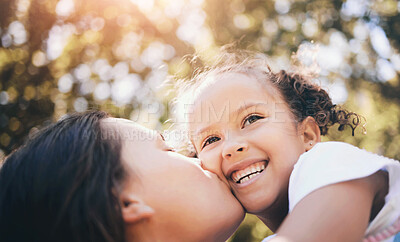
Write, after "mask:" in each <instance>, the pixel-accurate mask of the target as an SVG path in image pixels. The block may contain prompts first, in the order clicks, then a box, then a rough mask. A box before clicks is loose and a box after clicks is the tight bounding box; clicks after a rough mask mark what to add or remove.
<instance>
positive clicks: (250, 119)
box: [242, 114, 265, 129]
mask: <svg viewBox="0 0 400 242" xmlns="http://www.w3.org/2000/svg"><path fill="white" fill-rule="evenodd" d="M264 118H265V117H263V116H260V115H258V114H250V115H248V116H247V117H246V118H244V120H243V124H242V129H243V128H245V127H246V126H248V125H250V124H252V123H255V122H257V121H258V120H260V119H264Z"/></svg>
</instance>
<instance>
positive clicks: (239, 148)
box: [222, 141, 249, 160]
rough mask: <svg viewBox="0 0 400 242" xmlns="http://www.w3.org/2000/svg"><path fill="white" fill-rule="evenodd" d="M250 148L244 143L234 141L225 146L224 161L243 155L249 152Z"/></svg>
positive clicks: (223, 151)
mask: <svg viewBox="0 0 400 242" xmlns="http://www.w3.org/2000/svg"><path fill="white" fill-rule="evenodd" d="M248 148H249V146H248V144H247V143H246V142H244V141H233V142H229V143H227V144H225V146H224V148H223V150H222V157H223V158H224V159H228V160H229V159H232V158H234V157H235V156H237V155H239V154H243V153H245V152H246V151H247V150H248Z"/></svg>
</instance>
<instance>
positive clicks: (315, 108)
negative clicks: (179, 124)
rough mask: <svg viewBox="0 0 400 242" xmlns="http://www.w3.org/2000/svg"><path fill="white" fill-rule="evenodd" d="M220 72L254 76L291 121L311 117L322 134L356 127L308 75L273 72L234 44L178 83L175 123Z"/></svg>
mask: <svg viewBox="0 0 400 242" xmlns="http://www.w3.org/2000/svg"><path fill="white" fill-rule="evenodd" d="M198 60H199V58H197V57H194V58H193V59H192V60H191V62H192V65H194V66H199V64H198V63H199V62H201V61H198ZM223 73H242V74H245V75H251V76H253V77H255V78H256V79H257V80H258V81H259V82H260V83H261V84H262V85H264V86H265V85H266V83H269V84H272V86H274V87H275V88H276V89H277V90H278V91H279V95H280V96H281V97H282V98H283V100H284V101H285V102H286V103H287V104H288V106H289V108H290V110H291V112H292V114H293V115H294V118H295V119H296V120H297V121H298V122H301V121H303V120H304V119H305V118H307V117H309V116H311V117H313V118H314V119H315V121H316V123H317V125H318V126H319V129H320V131H321V134H322V135H325V134H327V132H328V129H329V127H331V126H332V125H334V124H339V127H338V130H339V131H342V130H344V128H345V126H349V127H350V128H351V129H352V135H354V130H355V128H356V127H357V126H359V125H360V124H361V121H362V117H361V116H360V115H358V114H356V113H353V112H349V111H347V110H346V109H344V108H342V107H340V106H337V105H335V104H333V103H332V99H331V98H330V97H329V95H328V93H327V92H326V91H325V90H324V89H322V88H321V87H320V86H319V85H318V84H316V83H314V82H312V78H313V77H312V76H311V75H302V74H301V73H297V72H294V73H288V72H286V71H284V70H281V71H280V72H277V73H275V72H273V71H272V70H271V68H270V67H269V65H268V60H267V57H266V56H265V55H263V54H261V53H256V52H252V51H248V50H239V49H237V48H236V47H235V45H226V46H224V47H222V48H221V53H220V54H219V55H218V56H217V57H216V60H215V61H214V62H213V64H212V65H211V66H204V65H203V64H202V63H200V67H197V68H196V70H195V72H194V74H193V76H192V78H191V79H190V81H187V80H179V81H178V82H177V86H178V90H179V91H178V98H177V101H176V106H177V108H176V110H177V111H176V113H177V117H176V118H177V120H178V121H184V120H180V117H179V116H178V115H179V113H185V111H184V110H181V109H182V107H183V106H184V105H182V104H184V103H192V100H191V99H193V97H195V96H196V95H195V93H196V90H198V88H199V86H200V85H201V84H202V83H203V82H204V81H206V80H207V79H209V77H210V76H217V75H220V74H223Z"/></svg>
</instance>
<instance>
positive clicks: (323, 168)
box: [263, 142, 400, 242]
mask: <svg viewBox="0 0 400 242" xmlns="http://www.w3.org/2000/svg"><path fill="white" fill-rule="evenodd" d="M379 170H384V171H387V172H388V175H389V192H388V194H387V196H386V197H385V205H384V206H383V207H382V209H381V211H380V212H379V213H378V214H377V216H376V217H375V218H374V220H373V221H371V222H370V223H369V225H368V228H367V230H366V231H365V237H368V236H370V235H374V234H377V233H379V232H381V231H382V230H384V229H386V228H388V227H390V226H391V225H393V224H394V223H395V222H396V221H397V220H398V219H399V218H400V163H399V162H398V161H396V160H392V159H389V158H386V157H383V156H379V155H376V154H373V153H370V152H367V151H365V150H361V149H359V148H357V147H355V146H352V145H350V144H347V143H343V142H321V143H317V144H316V145H315V146H314V147H313V148H312V149H311V150H309V151H308V152H305V153H304V154H302V155H301V156H300V158H299V160H298V161H297V163H296V164H295V166H294V168H293V171H292V174H291V176H290V180H289V213H290V212H291V211H292V210H293V208H294V207H295V206H296V204H297V203H298V202H299V201H300V200H301V199H303V198H304V197H305V196H307V195H308V194H310V193H311V192H313V191H315V190H317V189H318V188H321V187H324V186H327V185H330V184H335V183H339V182H343V181H349V180H353V179H358V178H363V177H367V176H369V175H372V174H374V173H375V172H377V171H379ZM310 232H312V231H310ZM270 237H271V236H270ZM270 237H268V238H266V239H264V240H263V241H267V240H269V239H271V238H270ZM394 237H395V236H392V237H390V238H388V239H386V240H384V241H385V242H392V241H394ZM396 240H397V239H396Z"/></svg>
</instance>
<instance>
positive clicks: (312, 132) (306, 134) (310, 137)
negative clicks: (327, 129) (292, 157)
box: [301, 116, 321, 151]
mask: <svg viewBox="0 0 400 242" xmlns="http://www.w3.org/2000/svg"><path fill="white" fill-rule="evenodd" d="M301 135H302V138H303V143H304V149H305V151H309V150H310V149H311V148H312V147H313V146H314V145H315V144H316V143H317V142H320V141H321V131H320V129H319V126H318V124H317V122H315V119H314V118H313V117H310V116H308V117H307V118H305V119H304V120H303V121H302V122H301Z"/></svg>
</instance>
